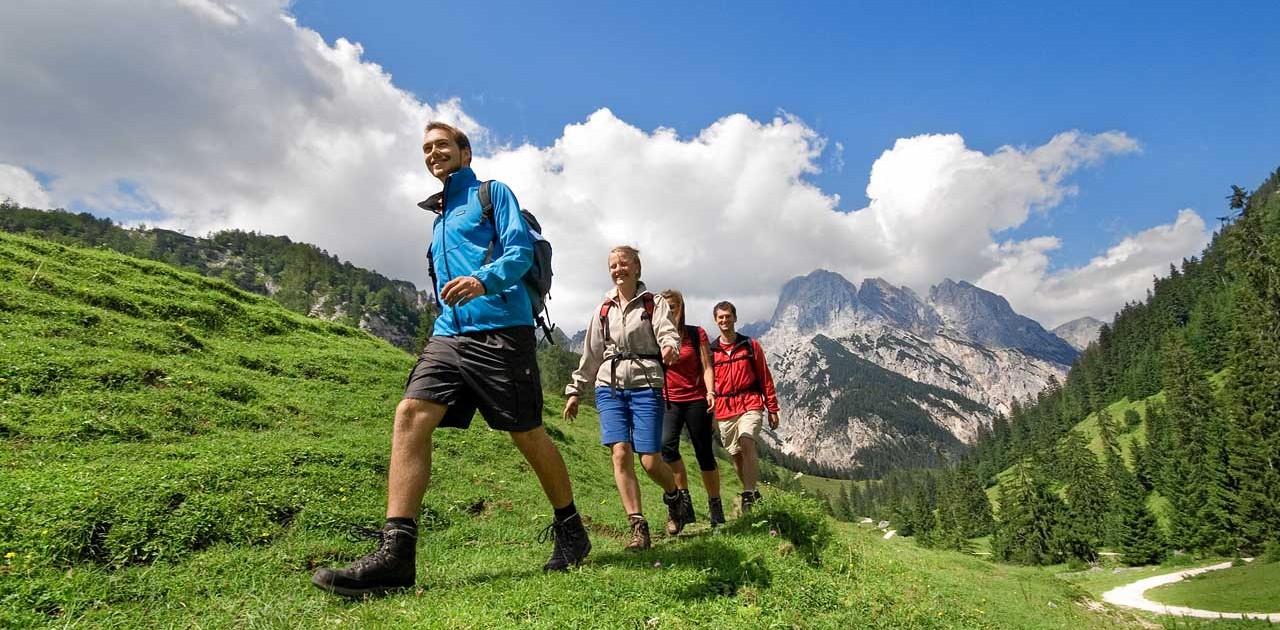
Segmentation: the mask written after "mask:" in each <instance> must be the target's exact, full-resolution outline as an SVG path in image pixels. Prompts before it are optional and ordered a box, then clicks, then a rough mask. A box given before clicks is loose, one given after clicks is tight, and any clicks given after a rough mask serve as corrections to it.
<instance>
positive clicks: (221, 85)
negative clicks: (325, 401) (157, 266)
mask: <svg viewBox="0 0 1280 630" xmlns="http://www.w3.org/2000/svg"><path fill="white" fill-rule="evenodd" d="M285 6H286V3H285V2H282V1H275V2H237V3H229V2H215V1H213V0H184V1H183V2H180V3H172V2H126V3H94V2H65V3H63V2H60V3H45V2H20V3H5V4H4V5H3V8H0V84H3V85H5V86H6V88H5V90H6V94H5V98H3V99H0V129H3V130H4V131H3V134H0V163H10V164H20V165H23V166H25V167H26V168H28V169H35V170H38V171H40V172H46V173H51V174H53V176H54V177H53V179H52V181H51V182H50V184H49V185H48V197H49V199H48V200H44V201H47V202H48V201H51V202H52V204H56V205H63V206H68V207H70V206H73V205H83V206H86V207H90V208H94V209H95V210H96V211H98V212H101V213H104V214H108V215H111V216H116V217H125V218H130V219H133V220H142V221H145V222H146V223H148V224H152V225H162V226H168V227H174V228H182V229H185V230H186V231H187V232H188V233H197V234H200V233H204V232H205V231H208V230H216V229H222V228H229V227H237V228H241V229H249V230H259V231H263V232H267V233H274V234H287V235H289V236H290V237H291V238H294V239H296V240H301V241H307V242H312V243H316V244H318V245H320V246H321V247H324V248H326V249H328V250H329V251H330V252H332V253H334V254H337V255H339V256H342V257H344V258H348V259H351V260H354V261H357V262H358V263H359V264H361V265H365V266H370V267H374V268H377V269H378V270H380V271H382V272H383V273H386V274H388V275H391V276H394V277H403V278H411V279H413V280H416V281H419V282H421V281H422V279H423V278H424V276H425V273H424V269H425V261H424V259H423V252H424V250H425V243H426V242H427V237H428V235H429V234H430V222H429V218H428V217H427V216H425V213H424V212H423V211H421V210H420V209H418V208H417V207H415V205H414V204H415V202H416V201H418V200H419V199H421V198H423V197H425V196H426V195H427V194H430V192H433V191H434V190H436V189H438V187H439V184H438V183H437V182H435V180H434V179H431V178H430V177H429V176H428V175H427V174H426V173H425V171H424V170H423V168H422V167H421V150H420V146H421V135H420V133H419V132H418V130H420V129H421V128H422V125H423V124H424V123H425V122H426V121H428V120H432V119H443V120H450V121H453V122H455V123H457V124H459V126H461V127H462V128H464V129H466V130H467V131H469V132H474V133H475V134H476V135H477V136H478V139H480V140H483V138H484V133H483V130H482V129H481V128H480V126H479V125H478V124H476V123H475V121H474V120H472V119H471V118H470V117H468V116H467V115H466V113H465V112H463V111H462V109H461V107H460V106H459V104H458V103H457V102H456V101H447V102H443V103H436V104H434V105H431V104H426V103H422V102H420V101H419V100H418V99H417V98H415V97H414V96H413V95H412V94H409V93H407V92H405V91H403V90H401V89H399V88H397V87H396V86H395V85H394V84H393V83H392V80H391V77H390V76H389V75H388V74H387V73H386V72H385V71H383V70H382V68H380V67H379V66H377V65H376V64H373V63H370V62H368V61H366V60H364V59H363V58H362V54H363V51H362V49H361V47H360V46H359V45H358V44H353V43H351V42H348V41H346V40H342V39H339V40H337V41H335V42H333V43H332V44H329V43H326V42H325V41H324V40H323V39H322V38H321V37H320V36H319V35H318V34H317V33H315V32H314V31H311V30H309V29H306V28H302V27H300V26H299V25H298V24H297V23H295V22H294V21H293V20H292V19H290V18H289V17H288V16H287V15H285V14H283V13H282V11H283V10H284V8H285ZM47 202H46V203H45V204H42V205H51V204H49V203H47Z"/></svg>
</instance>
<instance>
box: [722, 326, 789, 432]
mask: <svg viewBox="0 0 1280 630" xmlns="http://www.w3.org/2000/svg"><path fill="white" fill-rule="evenodd" d="M748 344H750V349H748ZM752 355H755V356H754V361H752V358H753V357H752ZM711 363H712V366H713V368H714V370H715V394H716V411H715V416H716V420H724V419H726V418H732V417H733V416H737V415H741V414H743V413H745V412H747V411H752V410H765V409H768V410H769V413H778V394H777V393H776V392H775V391H774V389H773V375H772V374H770V373H769V366H768V365H766V364H765V360H764V349H763V348H761V347H760V342H758V341H756V340H755V339H751V338H750V337H746V336H744V335H738V337H737V339H735V340H734V343H733V346H732V347H728V348H722V347H721V346H720V339H719V338H716V340H715V341H713V342H711ZM752 363H754V364H755V365H754V366H753V365H752ZM757 377H758V379H759V381H762V382H757Z"/></svg>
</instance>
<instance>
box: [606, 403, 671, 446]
mask: <svg viewBox="0 0 1280 630" xmlns="http://www.w3.org/2000/svg"><path fill="white" fill-rule="evenodd" d="M666 404H667V403H666V401H665V400H663V398H662V390H660V389H649V388H645V389H619V390H614V391H613V392H610V391H609V388H608V387H597V388H596V411H598V412H599V413H600V443H601V444H604V445H605V446H611V445H613V444H617V443H618V442H630V443H631V448H632V449H633V450H635V452H637V453H657V452H659V451H661V450H662V415H663V414H664V413H666V409H667V408H666Z"/></svg>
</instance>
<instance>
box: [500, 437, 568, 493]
mask: <svg viewBox="0 0 1280 630" xmlns="http://www.w3.org/2000/svg"><path fill="white" fill-rule="evenodd" d="M511 441H512V442H515V443H516V448H518V449H520V453H521V454H522V455H524V459H525V461H527V462H529V466H530V467H532V468H533V472H534V474H535V475H537V476H538V483H540V484H542V491H543V492H544V493H545V494H546V495H547V500H549V501H551V507H553V508H562V507H565V506H567V505H569V504H570V503H572V502H573V484H572V482H570V481H569V469H568V468H566V467H565V465H564V458H563V457H561V456H560V450H559V449H557V448H556V445H555V442H552V441H551V438H550V437H549V436H548V435H547V431H546V429H543V428H542V427H537V428H535V429H531V430H529V431H523V432H521V433H512V434H511Z"/></svg>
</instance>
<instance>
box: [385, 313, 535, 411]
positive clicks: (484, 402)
mask: <svg viewBox="0 0 1280 630" xmlns="http://www.w3.org/2000/svg"><path fill="white" fill-rule="evenodd" d="M404 397H405V398H415V399H420V400H429V401H431V402H435V403H439V404H442V405H445V406H447V407H448V408H449V411H448V412H447V413H445V416H444V420H443V421H441V423H440V426H442V427H455V428H459V429H465V428H467V427H469V426H471V418H472V416H474V415H475V413H476V411H477V410H478V411H479V412H480V415H481V416H483V417H484V420H485V422H487V423H488V424H489V426H490V427H492V428H494V429H496V430H499V431H510V432H515V433H519V432H522V431H528V430H530V429H535V428H537V427H540V426H542V381H541V378H540V376H539V374H538V352H537V339H536V338H535V337H534V333H533V327H531V326H516V327H512V328H499V329H496V330H485V331H480V332H474V333H463V334H461V335H457V336H453V337H432V338H431V339H430V341H428V342H427V346H426V347H425V348H423V349H422V354H421V355H419V356H418V363H417V364H416V365H414V366H413V371H412V372H410V373H409V380H408V381H407V382H406V383H405V386H404Z"/></svg>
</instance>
